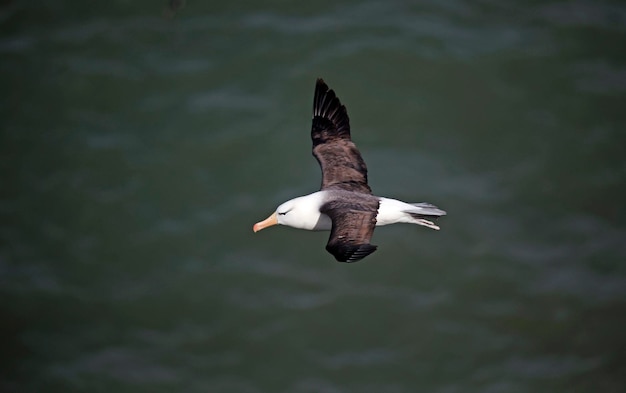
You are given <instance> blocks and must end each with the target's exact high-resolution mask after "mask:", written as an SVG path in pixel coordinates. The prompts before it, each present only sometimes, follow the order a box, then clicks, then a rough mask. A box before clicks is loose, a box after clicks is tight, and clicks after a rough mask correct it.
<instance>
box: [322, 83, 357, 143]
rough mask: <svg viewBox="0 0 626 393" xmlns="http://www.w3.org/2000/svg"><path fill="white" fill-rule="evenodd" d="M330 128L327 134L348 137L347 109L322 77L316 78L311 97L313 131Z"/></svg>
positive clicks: (348, 119) (348, 120)
mask: <svg viewBox="0 0 626 393" xmlns="http://www.w3.org/2000/svg"><path fill="white" fill-rule="evenodd" d="M321 130H329V131H330V130H332V131H333V132H332V133H331V134H327V136H331V135H332V136H338V137H340V138H348V139H349V138H350V118H349V117H348V111H347V109H346V107H345V105H343V104H342V103H341V101H340V100H339V97H337V95H336V94H335V92H334V91H333V90H332V89H330V88H329V87H328V85H327V84H326V82H324V80H323V79H322V78H317V82H316V84H315V94H314V97H313V132H314V133H317V132H319V131H321Z"/></svg>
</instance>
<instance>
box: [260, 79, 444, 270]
mask: <svg viewBox="0 0 626 393" xmlns="http://www.w3.org/2000/svg"><path fill="white" fill-rule="evenodd" d="M311 139H312V140H313V156H314V157H315V158H316V159H317V161H318V163H319V164H320V167H321V168H322V186H321V189H320V190H319V191H317V192H314V193H312V194H309V195H305V196H301V197H298V198H294V199H291V200H289V201H287V202H285V203H283V204H281V205H280V206H278V208H277V209H276V211H275V212H274V213H272V214H271V215H270V216H269V217H268V218H266V219H265V220H263V221H260V222H257V223H256V224H254V226H253V227H252V229H253V230H254V232H258V231H260V230H261V229H264V228H267V227H270V226H273V225H277V224H278V225H287V226H290V227H293V228H299V229H306V230H309V231H324V230H330V238H329V239H328V244H327V245H326V250H327V251H328V252H329V253H331V254H332V255H333V256H334V257H335V259H336V260H337V261H339V262H356V261H359V260H361V259H363V258H365V257H366V256H368V255H369V254H371V253H373V252H374V251H376V248H377V246H375V245H373V244H371V243H370V240H371V238H372V235H373V233H374V228H375V227H377V226H383V225H389V224H395V223H408V224H417V225H423V226H425V227H428V228H431V229H435V230H438V229H439V227H438V226H437V225H435V223H434V222H433V220H435V219H436V218H438V217H441V216H444V215H446V212H445V211H443V210H441V209H439V208H438V207H436V206H434V205H432V204H430V203H425V202H421V203H406V202H402V201H399V200H397V199H392V198H384V197H379V196H375V195H373V194H372V190H371V189H370V187H369V185H368V184H367V166H366V165H365V161H363V158H362V157H361V153H360V152H359V150H358V149H357V148H356V145H355V144H354V142H352V139H351V137H350V121H349V119H348V112H347V111H346V107H345V106H344V105H342V104H341V102H340V101H339V98H338V97H337V96H336V95H335V92H334V91H333V90H331V89H329V88H328V85H326V83H325V82H324V80H322V79H321V78H320V79H317V83H316V84H315V94H314V96H313V126H312V129H311Z"/></svg>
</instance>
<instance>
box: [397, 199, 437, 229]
mask: <svg viewBox="0 0 626 393" xmlns="http://www.w3.org/2000/svg"><path fill="white" fill-rule="evenodd" d="M411 205H412V206H414V209H411V210H407V211H406V213H408V214H409V215H410V216H411V217H412V218H413V220H414V221H413V223H415V224H418V225H423V226H425V227H428V228H432V229H436V230H439V226H437V225H436V224H435V223H434V222H433V220H436V219H437V218H439V217H441V216H445V215H446V214H447V213H446V212H445V211H444V210H441V209H439V208H438V207H437V206H435V205H431V204H430V203H426V202H421V203H411Z"/></svg>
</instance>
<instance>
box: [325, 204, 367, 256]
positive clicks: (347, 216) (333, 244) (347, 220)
mask: <svg viewBox="0 0 626 393" xmlns="http://www.w3.org/2000/svg"><path fill="white" fill-rule="evenodd" d="M378 204H379V202H378V199H377V198H375V197H371V198H367V199H364V200H362V201H346V200H342V199H337V200H333V201H331V202H328V203H326V204H324V205H323V206H322V207H321V209H320V211H321V212H322V213H324V214H326V215H327V216H329V217H330V219H331V220H332V229H331V231H330V237H329V239H328V244H327V245H326V251H328V252H329V253H331V254H333V255H334V256H335V259H336V260H337V261H339V262H357V261H359V260H361V259H363V258H365V257H366V256H368V255H369V254H371V253H373V252H374V251H376V248H377V247H376V246H375V245H373V244H370V240H371V238H372V235H373V234H374V228H375V227H376V215H377V213H378Z"/></svg>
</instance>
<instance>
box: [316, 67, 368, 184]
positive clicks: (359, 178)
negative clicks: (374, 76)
mask: <svg viewBox="0 0 626 393" xmlns="http://www.w3.org/2000/svg"><path fill="white" fill-rule="evenodd" d="M311 139H312V140H313V155H314V156H315V158H316V159H317V161H318V162H319V164H320V167H321V168H322V187H321V188H322V189H325V188H339V189H343V190H348V191H356V192H361V193H365V194H371V193H372V190H371V189H370V187H369V186H368V185H367V166H366V165H365V162H364V161H363V158H362V157H361V153H359V150H358V149H357V148H356V146H355V145H354V143H353V142H352V140H351V139H350V120H349V119H348V112H347V111H346V107H345V106H343V105H341V102H340V101H339V98H337V96H336V95H335V92H334V91H332V90H329V88H328V86H327V85H326V83H324V81H323V80H322V79H318V80H317V84H316V85H315V95H314V98H313V127H312V129H311Z"/></svg>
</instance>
